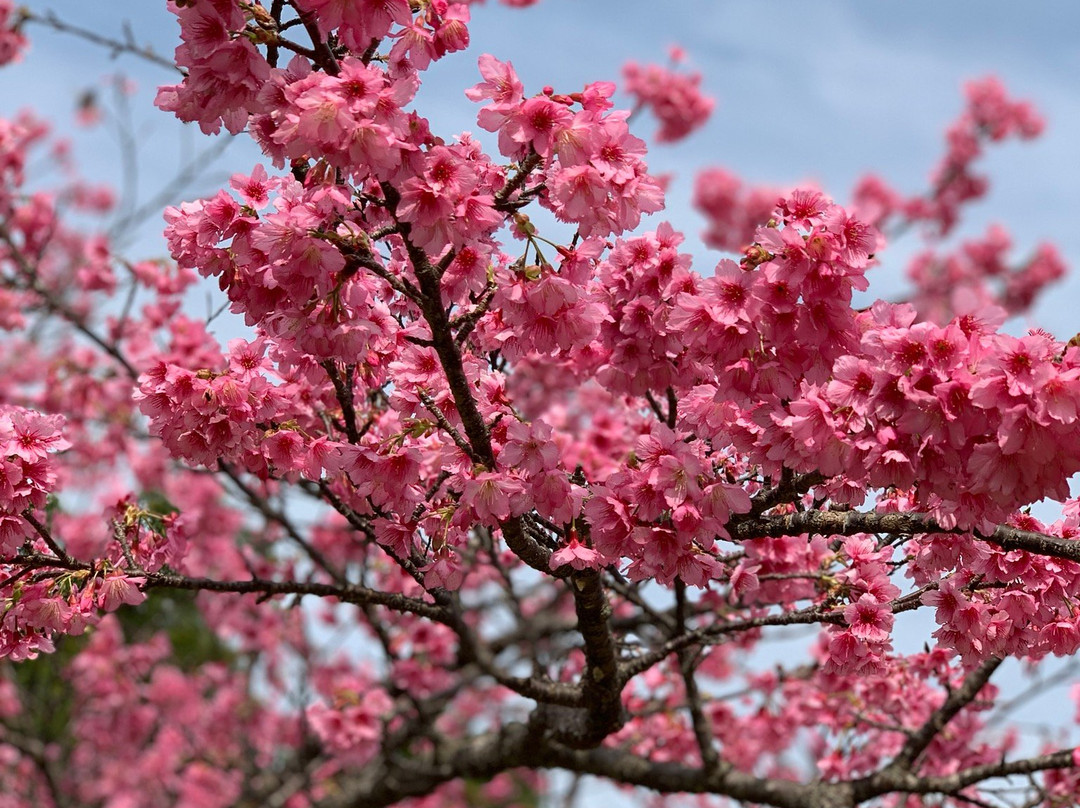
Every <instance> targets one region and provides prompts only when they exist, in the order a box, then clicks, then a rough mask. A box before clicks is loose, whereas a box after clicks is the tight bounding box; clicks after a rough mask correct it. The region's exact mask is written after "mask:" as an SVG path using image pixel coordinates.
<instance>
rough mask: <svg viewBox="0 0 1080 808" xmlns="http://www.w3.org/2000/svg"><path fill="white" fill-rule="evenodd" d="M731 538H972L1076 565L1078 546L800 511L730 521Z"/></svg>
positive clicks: (1024, 535) (913, 520) (886, 518)
mask: <svg viewBox="0 0 1080 808" xmlns="http://www.w3.org/2000/svg"><path fill="white" fill-rule="evenodd" d="M728 529H729V531H730V532H731V536H732V538H734V539H736V540H739V541H745V540H747V539H760V538H765V537H769V536H772V537H776V536H797V535H798V534H800V533H817V534H819V535H822V536H850V535H852V534H855V533H894V534H899V535H904V536H914V535H917V534H920V533H953V534H957V535H965V534H967V535H972V536H975V537H976V538H978V539H980V540H982V541H985V542H988V543H990V544H993V545H996V546H997V547H1000V548H1001V549H1003V550H1024V551H1026V552H1029V553H1036V554H1038V555H1044V556H1051V557H1053V558H1062V559H1065V560H1067V561H1076V562H1080V542H1078V541H1070V540H1069V539H1062V538H1060V537H1058V536H1048V535H1046V534H1045V533H1035V532H1033V531H1030V530H1020V529H1019V528H1014V527H1008V526H1005V525H998V526H997V528H995V530H994V532H993V533H991V534H990V535H988V536H987V535H984V534H982V533H979V532H978V531H972V530H964V529H961V528H951V529H950V528H944V527H942V526H941V525H939V524H938V523H937V521H936V520H934V518H933V517H932V516H929V515H928V514H925V513H861V512H859V511H803V512H800V513H788V514H783V515H780V516H757V517H752V518H742V519H737V520H733V523H732V524H731V525H730V526H729V528H728Z"/></svg>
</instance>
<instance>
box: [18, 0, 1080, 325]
mask: <svg viewBox="0 0 1080 808" xmlns="http://www.w3.org/2000/svg"><path fill="white" fill-rule="evenodd" d="M28 6H29V7H30V8H31V9H32V10H33V11H35V12H39V13H43V12H45V11H46V10H52V11H55V12H56V13H57V14H58V15H60V16H62V17H64V18H65V19H68V20H71V21H74V22H77V23H79V24H82V25H84V26H86V27H90V28H94V29H95V30H100V31H104V32H106V33H111V34H113V35H119V34H120V32H121V31H122V25H123V24H124V23H125V22H126V23H128V24H129V26H130V30H131V31H132V32H133V34H134V38H135V40H136V41H138V42H140V43H148V44H151V45H152V46H153V47H154V48H155V49H156V50H157V51H158V52H159V53H161V54H164V55H170V54H171V52H172V48H173V47H174V46H175V41H176V40H175V37H176V33H177V30H178V29H177V26H176V24H175V21H174V18H173V17H172V16H171V15H170V14H168V12H167V11H166V10H165V4H164V2H160V3H159V2H154V1H153V0H98V1H97V2H93V3H86V2H81V1H79V0H52V1H51V2H49V0H31V2H29V3H28ZM106 9H107V10H108V13H106V14H103V13H102V11H103V10H106ZM1078 29H1080V4H1075V3H1071V2H1067V1H1066V0H1051V1H1050V2H1040V3H1039V4H1019V3H1009V2H1001V1H1000V0H990V2H987V1H986V0H982V1H981V2H976V0H951V1H950V2H949V3H941V2H936V1H935V0H914V1H913V0H908V1H907V2H904V3H863V2H856V1H855V0H847V1H846V2H831V3H821V4H814V5H812V6H806V5H803V4H795V3H792V2H781V0H756V1H755V2H701V3H665V4H661V3H656V2H652V1H651V0H542V2H540V3H539V4H538V5H536V6H534V7H532V8H528V9H523V10H522V9H509V8H506V7H504V6H502V5H500V4H497V3H495V2H494V1H493V0H488V2H487V3H486V4H485V5H482V6H476V7H474V10H473V23H472V25H471V31H472V37H473V49H472V50H470V51H469V52H466V53H465V54H457V55H454V56H451V57H449V58H447V59H445V60H443V61H442V62H440V63H438V64H437V65H436V66H435V67H434V68H433V69H432V71H430V74H429V76H428V79H427V84H426V86H425V91H424V95H423V97H422V98H423V103H424V105H425V106H424V107H423V111H424V112H425V113H426V114H427V115H428V116H429V117H430V118H431V119H432V120H433V122H434V126H433V128H435V129H436V130H437V131H438V132H439V133H440V134H444V135H452V134H454V133H456V132H459V131H462V130H472V131H474V132H475V131H476V125H475V117H474V116H475V113H476V106H475V105H473V104H471V103H469V102H468V101H466V100H465V99H464V97H463V96H462V94H461V93H462V91H463V90H464V88H466V87H468V86H470V85H472V84H473V83H475V82H476V80H477V78H478V76H477V72H476V56H477V55H478V54H479V53H481V52H484V51H488V52H491V53H493V54H495V55H496V56H498V57H499V58H502V59H511V60H512V61H513V62H514V65H515V67H516V68H517V69H518V71H519V72H520V74H521V76H522V78H523V80H524V82H525V84H526V90H527V91H528V92H534V91H536V90H538V89H539V88H540V87H542V86H543V85H545V84H550V85H552V86H554V87H555V88H556V89H558V90H563V91H573V90H576V89H579V88H580V87H581V86H582V85H583V84H584V83H585V82H587V81H592V80H596V79H616V80H617V79H618V78H619V71H620V67H621V65H622V64H623V63H624V62H625V61H626V60H627V59H629V58H634V59H637V60H638V61H642V62H648V61H660V62H662V61H665V59H666V56H667V49H668V46H670V45H673V44H678V45H681V46H683V47H684V48H685V49H686V51H687V53H688V55H689V58H690V62H691V65H692V67H693V68H695V69H697V70H700V71H701V72H702V73H704V76H705V78H704V87H705V89H706V91H707V92H708V93H710V94H711V95H713V96H714V97H715V98H716V99H717V102H718V104H717V109H716V111H715V113H714V115H713V117H712V119H711V121H710V123H709V125H708V127H707V128H706V129H705V130H703V131H700V132H698V133H696V134H695V135H694V136H692V137H691V138H690V139H689V140H688V141H684V142H683V143H680V144H676V145H674V146H657V147H655V148H653V149H652V150H651V152H650V160H649V162H650V165H651V166H652V167H653V169H654V170H655V171H663V172H673V173H674V174H675V176H676V182H675V183H674V185H673V186H672V189H671V193H670V194H669V198H668V209H667V211H665V212H664V213H662V214H660V217H661V218H667V219H670V220H671V221H672V222H673V223H674V224H675V225H676V226H677V227H680V228H681V229H683V230H685V231H686V232H687V233H688V235H689V236H691V239H690V242H689V245H688V246H689V248H690V249H691V250H692V251H693V252H694V253H695V254H696V255H697V256H698V259H697V260H696V263H695V266H696V268H697V269H698V270H699V271H702V272H708V271H709V269H710V267H711V264H712V263H713V262H714V261H715V255H713V254H710V253H708V252H707V251H705V250H704V249H703V248H702V247H701V246H700V243H699V242H698V241H697V240H696V234H697V233H698V232H699V231H700V230H701V228H702V221H701V219H700V218H699V217H698V216H697V214H696V213H694V212H693V211H692V210H691V208H690V206H689V196H690V182H691V179H692V176H693V172H694V170H695V169H696V168H699V167H702V166H705V165H721V166H724V167H726V168H728V169H731V170H734V171H735V172H736V173H738V174H739V175H741V176H743V177H744V178H746V179H747V180H749V181H752V182H767V183H774V184H778V185H788V184H793V183H796V182H798V181H800V180H813V181H815V182H817V183H819V184H820V185H821V186H823V187H824V188H825V189H826V190H827V191H828V192H829V193H830V194H831V195H833V196H834V197H835V198H836V199H837V200H838V201H840V202H844V201H845V200H846V197H847V194H848V192H849V190H850V188H851V186H852V183H853V182H854V181H855V179H857V178H858V177H859V176H860V175H861V174H862V173H863V172H864V171H866V170H869V169H873V170H875V171H877V172H878V173H879V174H881V175H882V176H883V177H884V178H885V179H886V180H887V181H888V182H890V183H891V184H893V185H894V186H896V187H898V188H900V189H901V190H903V191H906V192H917V191H919V190H920V189H923V188H925V187H926V183H927V177H928V174H929V172H930V170H931V168H932V167H933V165H934V163H935V162H936V161H937V159H938V158H939V157H940V155H941V153H942V142H943V141H942V138H943V130H944V127H945V125H946V124H947V123H948V122H949V121H950V120H951V119H952V118H953V117H954V116H955V115H956V114H957V112H958V111H959V109H960V106H961V95H960V88H961V85H962V83H963V82H964V81H965V80H966V79H969V78H973V77H979V76H984V75H987V74H989V73H993V74H996V75H998V76H999V77H1001V78H1002V79H1003V80H1004V82H1005V83H1006V86H1007V87H1008V88H1009V89H1010V91H1011V92H1012V93H1014V94H1015V95H1018V96H1022V97H1026V98H1031V99H1032V100H1033V101H1034V102H1035V103H1036V105H1037V106H1038V107H1039V109H1040V110H1041V111H1042V112H1043V113H1044V114H1045V116H1046V117H1047V119H1048V123H1049V126H1048V129H1047V132H1046V134H1045V135H1044V136H1043V137H1042V138H1041V139H1040V140H1038V141H1035V142H1033V143H1024V144H1009V145H1006V146H1004V147H998V148H996V149H994V150H993V151H992V152H991V153H990V154H989V155H988V157H987V158H986V159H984V161H983V163H982V167H983V168H985V170H986V171H987V172H988V173H989V174H990V175H991V176H992V178H993V181H994V184H993V186H992V191H991V194H990V196H989V197H988V199H986V200H985V201H984V202H981V203H980V204H978V205H977V206H974V208H973V209H972V210H971V215H970V216H969V218H968V220H967V221H968V224H967V226H966V227H965V228H964V230H963V231H962V232H966V233H968V234H976V233H981V232H982V231H983V230H984V229H985V227H986V225H987V224H989V223H990V222H999V223H1002V224H1004V225H1005V226H1006V227H1007V228H1008V229H1009V230H1010V232H1012V234H1013V235H1014V240H1015V245H1016V246H1015V250H1016V255H1017V256H1018V257H1019V256H1022V255H1024V254H1026V253H1027V252H1028V251H1030V250H1031V249H1032V248H1033V247H1034V246H1035V244H1036V243H1037V242H1038V241H1040V240H1044V239H1050V240H1053V241H1055V242H1056V243H1057V244H1058V245H1059V247H1060V248H1061V249H1062V251H1063V253H1064V255H1065V258H1066V260H1067V262H1068V263H1069V264H1070V266H1080V231H1078V230H1077V228H1075V227H1073V226H1072V222H1074V221H1076V220H1077V217H1078V215H1080V187H1078V185H1077V183H1076V182H1075V180H1074V177H1073V174H1074V173H1075V169H1074V166H1075V165H1076V159H1077V158H1076V144H1077V143H1078V142H1080V92H1078V91H1077V89H1076V86H1075V76H1076V75H1077V72H1078V70H1077V68H1078V67H1080V64H1078V63H1080V48H1078V47H1077V45H1076V41H1075V32H1076V31H1077V30H1078ZM29 32H30V34H31V36H32V37H33V40H34V45H33V49H32V51H31V52H30V54H29V55H28V56H27V58H26V60H25V62H24V63H23V64H22V65H18V66H16V67H15V68H13V69H12V68H9V69H6V70H5V72H4V73H3V74H0V75H3V80H0V114H4V115H8V114H11V113H12V112H13V111H14V110H15V109H17V108H19V107H21V106H26V105H30V106H35V107H37V108H38V109H40V110H41V111H42V112H43V113H44V114H45V115H46V116H47V117H49V118H50V119H52V120H53V121H54V122H55V123H56V125H57V128H58V129H59V130H61V131H65V132H72V136H73V140H74V142H75V146H76V153H77V155H78V156H79V158H80V164H81V165H82V166H83V168H84V170H85V171H86V172H87V173H88V174H90V175H92V176H95V177H97V178H100V179H107V178H110V177H115V176H116V166H117V165H118V152H117V146H116V143H115V140H114V139H112V138H110V137H109V134H108V130H107V129H105V130H103V131H99V132H96V133H86V132H81V131H79V130H76V129H74V127H72V125H71V120H72V117H71V112H72V109H73V107H74V104H75V99H76V97H77V95H78V93H79V92H80V90H82V89H84V88H86V87H87V86H91V85H93V84H95V83H96V82H97V81H98V80H99V79H100V77H102V76H103V75H106V74H109V73H116V72H122V73H124V74H125V75H128V76H130V77H131V78H133V79H135V81H136V82H137V83H138V85H139V87H140V91H139V94H138V95H137V96H135V97H134V98H133V99H132V108H133V113H132V117H133V120H134V121H135V126H136V131H137V132H138V133H139V136H140V137H139V139H140V143H141V146H140V149H139V153H138V157H139V163H140V184H141V187H142V190H143V196H144V198H146V197H147V195H148V194H149V193H150V190H151V189H152V188H154V187H156V186H155V183H158V184H160V182H162V181H163V180H164V179H167V177H168V175H169V174H170V171H171V170H173V169H174V167H175V166H176V165H177V162H178V160H180V159H181V155H188V154H190V153H191V151H190V150H191V149H193V148H196V147H201V146H202V145H203V144H202V142H201V141H202V139H201V138H199V137H198V136H197V134H195V135H193V134H192V133H184V132H182V131H180V130H181V127H179V126H177V125H175V124H174V123H173V122H172V121H171V120H170V119H169V117H168V116H166V115H165V114H164V113H159V112H157V111H155V110H153V109H152V107H151V106H150V100H151V99H152V96H153V88H154V87H155V86H156V85H157V84H159V83H171V82H172V81H174V80H175V79H174V78H173V77H172V76H171V75H170V74H169V73H168V72H167V71H165V70H163V69H161V68H159V67H156V66H153V65H149V64H146V63H144V62H141V61H139V60H137V59H134V58H132V57H125V56H122V57H120V58H117V59H115V60H110V59H109V58H108V54H107V53H105V52H103V51H102V49H101V48H99V47H96V46H92V45H89V44H87V43H84V42H82V41H80V40H78V39H77V38H74V37H72V36H70V35H63V34H58V33H54V32H51V31H47V30H45V29H43V28H42V27H40V26H33V27H32V28H31V29H30V31H29ZM635 126H636V131H637V132H638V133H639V134H643V135H644V134H648V133H650V132H651V131H652V130H653V127H652V122H651V121H649V120H647V119H641V120H640V121H639V123H637V124H636V125H635ZM241 141H243V139H241ZM258 157H259V156H258V154H257V152H256V151H255V150H254V149H253V148H252V147H251V146H250V145H249V144H248V143H246V142H238V143H236V144H235V145H233V146H231V147H230V148H229V150H228V160H227V161H223V162H221V163H220V164H219V165H220V166H221V167H220V168H219V169H218V170H217V171H216V172H211V173H210V174H209V175H208V176H207V177H206V181H205V182H204V183H203V184H202V186H201V187H198V188H196V189H193V190H192V191H190V192H189V193H188V196H193V195H197V194H198V193H205V192H207V191H209V190H211V189H213V188H214V187H217V186H220V185H221V184H222V183H223V181H224V180H225V178H226V177H227V175H228V170H245V171H246V170H248V169H250V168H251V166H252V165H253V164H254V162H255V161H256V160H257V159H258ZM226 169H228V170H226ZM174 201H175V200H174ZM658 221H660V218H654V222H658ZM159 233H160V220H157V221H153V220H152V221H150V222H148V224H147V225H146V227H145V230H144V231H143V233H142V234H141V237H140V238H139V240H138V242H137V247H136V248H133V249H138V250H142V251H143V252H158V253H159V252H160V250H161V242H160V238H159ZM915 246H916V244H915V242H914V240H910V239H909V240H908V241H907V242H904V241H901V242H898V243H897V244H895V245H893V246H892V248H891V249H890V250H887V251H885V252H884V253H882V258H883V262H884V266H883V269H882V270H881V271H880V272H879V273H878V274H877V276H876V277H875V283H876V284H877V286H876V289H877V292H878V294H879V295H881V296H885V297H894V296H895V294H896V292H897V291H898V290H899V289H900V288H901V286H902V280H901V270H902V266H903V259H904V257H905V256H906V255H907V254H909V253H910V251H911V250H912V249H913V248H914V247H915ZM874 289H875V287H872V288H871V291H874ZM1077 293H1080V279H1076V278H1073V279H1070V281H1068V282H1067V283H1065V284H1063V285H1062V286H1060V287H1058V289H1057V290H1056V293H1055V294H1053V295H1052V296H1051V297H1052V300H1049V301H1044V303H1043V304H1042V305H1041V306H1040V307H1039V310H1038V312H1037V320H1038V322H1039V324H1041V325H1043V326H1045V327H1047V328H1049V329H1050V330H1052V331H1053V332H1054V333H1055V334H1057V335H1058V336H1059V337H1063V338H1066V339H1067V338H1068V337H1070V336H1072V334H1074V333H1076V332H1077V331H1080V320H1074V318H1073V315H1072V307H1071V306H1070V305H1068V301H1069V300H1071V299H1073V298H1074V296H1075V295H1076V294H1077Z"/></svg>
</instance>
